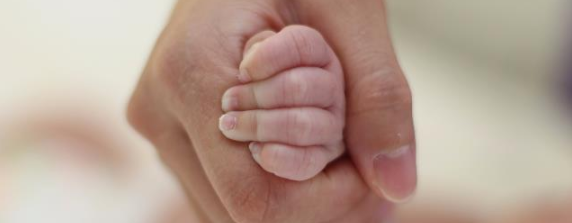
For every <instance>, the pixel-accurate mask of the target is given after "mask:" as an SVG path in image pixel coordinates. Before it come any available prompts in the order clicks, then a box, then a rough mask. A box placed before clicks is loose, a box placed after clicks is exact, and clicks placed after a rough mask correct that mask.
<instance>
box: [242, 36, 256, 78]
mask: <svg viewBox="0 0 572 223" xmlns="http://www.w3.org/2000/svg"><path fill="white" fill-rule="evenodd" d="M259 46H260V43H255V44H253V45H252V46H251V47H250V49H248V51H247V52H246V54H244V58H243V59H242V62H241V63H240V66H239V67H240V69H239V74H238V80H239V81H240V82H242V83H246V82H250V81H251V80H252V77H251V76H250V74H249V73H248V70H247V69H246V67H245V66H248V64H249V63H251V61H252V58H253V56H254V54H255V53H256V50H257V49H258V47H259Z"/></svg>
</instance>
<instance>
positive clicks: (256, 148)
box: [248, 142, 262, 164]
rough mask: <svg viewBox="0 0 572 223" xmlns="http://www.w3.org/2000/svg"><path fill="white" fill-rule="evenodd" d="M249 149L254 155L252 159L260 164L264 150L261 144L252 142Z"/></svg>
mask: <svg viewBox="0 0 572 223" xmlns="http://www.w3.org/2000/svg"><path fill="white" fill-rule="evenodd" d="M248 149H250V152H251V153H252V158H254V161H256V162H257V163H258V164H260V151H261V150H262V149H261V148H260V144H259V143H256V142H251V143H250V144H248Z"/></svg>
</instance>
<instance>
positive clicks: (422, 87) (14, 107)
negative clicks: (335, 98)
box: [0, 0, 572, 223]
mask: <svg viewBox="0 0 572 223" xmlns="http://www.w3.org/2000/svg"><path fill="white" fill-rule="evenodd" d="M172 4H173V1H165V0H119V1H118V0H98V1H93V0H50V1H45V0H1V1H0V133H2V132H9V131H10V129H6V128H3V126H2V125H1V124H2V123H3V121H2V120H4V121H6V120H10V119H13V118H14V117H18V115H19V114H21V113H22V110H23V109H26V108H27V107H29V105H30V104H42V106H46V107H50V106H56V108H51V109H52V110H53V109H57V106H59V105H58V103H63V102H62V101H64V102H65V101H75V102H77V101H81V102H82V103H87V104H91V107H96V110H95V111H93V112H94V114H99V113H100V112H98V111H97V110H99V109H100V110H101V111H105V113H106V114H111V115H109V116H106V117H107V118H108V121H110V122H113V123H114V124H113V125H117V126H119V127H117V128H119V129H121V132H124V133H125V140H130V141H132V143H131V144H132V145H137V146H134V147H136V148H125V149H126V150H127V151H129V152H130V153H131V154H133V156H134V157H136V159H137V160H138V162H137V163H138V164H139V165H140V169H139V170H138V171H137V172H138V174H139V175H137V176H138V177H135V178H134V179H132V181H133V182H134V183H131V184H127V185H122V186H121V187H119V188H120V189H117V188H115V187H116V186H109V184H108V183H107V182H108V181H113V180H114V179H110V178H109V177H105V176H100V177H95V178H94V177H93V176H92V175H81V174H78V175H79V176H83V177H77V179H78V180H77V182H62V181H57V180H54V179H53V175H54V174H53V173H50V172H49V171H48V173H45V174H36V175H37V176H36V175H34V174H32V175H31V176H34V177H29V176H30V174H28V172H29V171H27V170H28V169H29V168H30V167H29V166H30V165H34V164H35V163H37V162H39V161H41V159H42V156H38V157H36V156H34V155H33V154H28V155H27V156H25V157H27V158H25V159H24V161H21V160H20V161H17V162H16V161H14V163H12V164H10V163H8V164H6V165H4V166H10V167H11V168H12V170H11V172H10V174H9V175H6V176H0V222H1V223H23V222H70V223H71V222H102V221H104V222H121V223H129V222H133V223H139V222H151V220H150V219H151V218H152V216H156V215H158V214H156V213H155V212H159V211H158V210H159V209H161V205H162V204H163V203H164V202H165V200H166V198H164V197H165V195H166V194H176V192H172V193H171V192H166V191H175V187H174V186H173V185H172V184H171V181H170V178H169V176H168V175H167V174H166V173H165V172H164V171H163V167H162V166H161V165H160V164H159V162H158V160H157V158H156V157H155V154H154V151H153V150H152V149H151V147H150V146H149V145H148V144H146V143H145V142H144V141H143V140H142V139H140V138H138V137H137V136H136V135H135V133H134V132H133V131H131V130H129V129H128V128H127V127H126V122H125V121H124V118H123V115H124V109H125V105H126V102H127V100H128V98H129V94H130V92H131V91H132V89H133V87H134V86H135V83H136V81H137V78H138V76H139V73H140V71H141V69H142V67H143V66H144V63H145V61H146V58H147V56H148V55H149V53H150V50H151V49H152V46H153V44H154V41H155V39H156V37H157V36H158V34H159V33H160V31H161V29H162V26H163V25H164V23H165V21H166V18H167V16H168V14H169V12H170V9H171V7H172ZM388 7H389V10H388V11H389V13H390V23H391V29H392V35H393V39H394V42H395V44H396V50H397V53H398V56H399V59H400V61H401V64H402V66H403V68H404V70H405V72H406V74H407V76H408V78H409V80H410V83H411V87H412V89H413V93H414V100H415V120H416V128H417V133H418V149H419V151H418V154H419V169H420V179H421V181H420V188H419V191H418V197H417V198H416V199H417V200H424V199H425V200H427V199H430V198H435V197H439V198H443V197H445V198H448V199H454V200H457V199H459V200H468V201H470V203H471V204H472V205H474V206H477V207H478V208H480V209H481V210H483V211H484V212H486V213H489V214H495V211H496V212H498V211H499V210H502V209H503V208H506V207H508V206H510V205H513V204H518V203H520V202H522V201H524V200H527V199H530V198H534V197H538V196H544V195H548V196H558V195H559V194H561V193H564V192H566V191H572V121H571V120H570V119H568V118H567V117H566V112H565V111H564V110H563V109H562V108H561V106H562V105H561V103H560V102H559V101H558V100H559V99H558V98H557V93H558V92H557V90H556V87H557V86H558V85H557V84H558V73H557V65H558V60H559V55H560V54H561V53H562V52H560V49H561V46H562V45H563V44H562V43H563V42H564V38H563V37H564V36H563V34H564V32H563V31H562V30H564V29H565V27H566V26H565V24H564V20H565V19H564V18H565V15H566V14H565V13H566V12H565V11H563V10H564V9H565V8H566V7H567V4H566V1H565V0H543V1H517V0H481V1H454V0H432V1H422V0H410V1H398V0H389V1H388ZM44 104H45V105H44ZM94 105H95V106H94ZM76 106H81V104H79V105H76ZM62 109H64V108H62ZM90 109H91V108H90ZM101 113H104V112H101ZM568 114H572V112H569V113H568ZM0 146H2V143H0ZM1 149H2V147H0V150H1ZM0 167H2V165H0ZM5 172H7V171H0V174H2V173H4V174H6V173H5ZM23 175H26V176H27V177H23ZM3 180H5V181H10V182H12V185H14V183H13V182H15V181H17V182H18V185H27V184H31V185H32V186H25V187H24V186H22V188H19V189H18V190H11V191H10V192H11V193H10V194H9V196H4V197H3V196H1V195H2V192H1V191H2V189H3V187H2V181H3ZM110 187H111V189H110ZM82 188H83V189H82ZM85 188H90V189H89V190H88V191H89V193H86V189H85Z"/></svg>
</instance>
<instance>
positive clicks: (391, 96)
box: [350, 68, 412, 113]
mask: <svg viewBox="0 0 572 223" xmlns="http://www.w3.org/2000/svg"><path fill="white" fill-rule="evenodd" d="M352 94H353V96H352V97H351V99H352V100H354V101H353V103H352V104H353V106H352V108H351V111H350V112H352V113H362V112H370V111H379V110H403V109H409V110H411V107H412V93H411V89H410V88H409V85H408V84H407V80H406V79H405V78H404V77H403V75H402V74H401V73H399V72H398V71H396V70H395V69H392V68H388V69H380V70H377V71H375V72H373V73H372V74H371V75H368V76H365V77H364V78H362V79H361V80H360V81H359V82H358V83H356V85H355V86H354V88H353V90H352Z"/></svg>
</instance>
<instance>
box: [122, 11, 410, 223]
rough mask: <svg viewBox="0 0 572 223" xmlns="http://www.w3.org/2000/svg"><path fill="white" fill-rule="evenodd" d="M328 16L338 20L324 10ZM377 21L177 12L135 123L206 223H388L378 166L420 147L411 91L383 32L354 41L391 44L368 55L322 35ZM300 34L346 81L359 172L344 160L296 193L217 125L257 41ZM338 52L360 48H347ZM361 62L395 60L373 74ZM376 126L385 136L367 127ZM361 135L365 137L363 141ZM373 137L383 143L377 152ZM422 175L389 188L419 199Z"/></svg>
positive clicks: (295, 185) (151, 67)
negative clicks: (397, 151) (326, 54)
mask: <svg viewBox="0 0 572 223" xmlns="http://www.w3.org/2000/svg"><path fill="white" fill-rule="evenodd" d="M310 2H311V3H310ZM350 3H351V4H350ZM305 4H310V5H305ZM344 4H345V5H344ZM328 7H330V9H331V10H330V11H328V10H324V9H326V8H328ZM357 7H359V10H358V8H357ZM347 9H350V10H347ZM312 11H313V12H316V13H312ZM341 12H344V13H346V14H343V13H342V14H340V13H341ZM352 12H360V13H356V14H351V13H352ZM321 13H324V14H323V15H321ZM374 13H375V14H376V15H375V16H372V18H382V17H383V4H380V1H373V0H364V1H360V2H359V3H358V2H354V1H347V0H346V1H342V0H337V1H323V0H316V1H294V0H292V1H282V0H194V1H185V0H182V1H180V2H179V3H178V4H177V6H176V8H175V10H174V13H173V15H172V18H171V20H170V21H169V24H168V25H167V27H166V28H165V30H164V32H163V33H162V35H161V37H160V39H159V40H158V42H157V45H156V47H155V49H154V50H153V52H152V54H151V57H150V59H149V62H148V64H147V66H146V68H145V70H144V72H143V74H142V76H141V79H140V82H139V84H138V86H137V88H136V89H135V92H134V94H133V97H132V99H131V102H130V105H129V109H128V118H129V121H130V123H131V124H132V125H133V126H134V127H135V129H137V130H138V131H139V132H140V133H141V134H142V135H143V136H145V137H146V138H147V139H149V140H150V141H151V142H152V143H153V144H154V145H155V147H156V148H157V150H158V153H159V155H160V156H161V158H162V160H163V161H164V162H165V163H166V164H167V165H168V166H169V168H171V169H172V170H173V172H174V173H175V174H176V176H177V177H178V178H179V180H180V182H181V183H182V185H183V188H184V189H185V190H186V192H187V194H188V197H189V200H190V203H191V204H193V205H192V206H193V209H194V212H196V213H198V214H197V215H198V217H199V218H200V219H201V222H217V223H218V222H301V223H304V222H308V223H315V222H383V221H384V219H385V218H389V217H390V214H389V213H390V210H391V205H389V204H388V202H387V201H384V199H382V198H381V197H382V196H383V195H384V193H383V192H381V191H379V189H378V188H377V187H376V185H375V183H374V182H373V180H372V179H373V178H375V176H374V174H373V172H372V170H370V169H372V166H373V165H372V164H371V160H372V159H373V155H374V154H375V153H378V152H380V148H385V147H387V148H395V147H398V146H399V145H402V144H408V145H414V142H413V139H414V137H413V127H412V121H411V105H410V101H411V99H410V97H411V95H410V92H409V88H408V86H407V82H406V81H405V79H404V77H403V76H402V75H401V73H400V71H399V67H398V66H397V63H396V62H395V59H394V56H393V51H392V49H391V47H390V46H391V44H390V42H389V38H388V37H387V36H386V34H387V33H386V31H383V29H386V28H385V26H381V27H376V29H377V28H379V29H380V30H381V31H379V32H378V31H364V32H362V33H358V32H357V30H356V32H355V33H358V34H360V35H359V36H361V37H360V38H365V39H376V40H378V39H380V38H377V37H383V38H384V41H385V42H384V41H382V43H376V44H374V48H376V50H375V51H372V50H366V49H367V47H366V46H365V45H364V44H363V43H361V41H358V39H349V38H350V37H352V36H355V35H353V34H351V33H349V34H348V33H345V34H343V35H342V34H340V35H337V34H336V33H337V32H336V31H335V30H336V29H337V30H338V31H339V30H342V29H341V28H340V27H337V28H336V27H329V26H328V25H327V24H326V23H325V22H326V21H328V20H332V19H338V20H339V19H343V18H353V19H355V18H358V17H359V15H362V17H363V15H369V14H374ZM322 16H323V17H322ZM363 19H370V18H368V17H367V16H366V17H363ZM301 22H302V23H306V24H307V25H310V26H312V27H314V28H317V29H318V30H319V31H320V32H321V33H322V34H324V36H325V38H326V39H328V41H330V42H331V43H332V46H333V48H334V50H335V51H336V53H338V54H339V55H340V59H341V62H342V65H343V66H344V67H345V68H347V69H348V70H347V71H348V72H345V73H346V74H347V75H349V76H346V80H347V81H346V83H348V85H347V86H348V91H347V93H348V104H349V105H348V106H349V107H348V112H349V113H350V114H348V116H347V117H348V129H347V131H346V133H345V134H346V137H349V138H347V139H348V143H349V144H348V145H349V146H350V148H348V150H350V154H352V158H353V160H352V159H350V158H349V157H347V156H345V157H342V158H340V159H338V160H336V161H335V162H334V163H332V164H331V165H329V166H328V167H327V168H326V169H325V170H324V171H323V172H322V173H320V174H319V175H317V176H316V177H314V178H312V179H310V180H308V181H304V182H295V181H289V180H284V179H281V178H278V177H276V176H274V175H272V174H269V173H267V172H265V171H264V170H262V169H261V168H260V167H259V166H258V165H257V164H256V163H255V162H254V161H253V160H252V158H251V154H250V152H249V150H248V149H247V144H246V143H238V142H233V141H231V140H228V139H226V138H225V137H224V136H223V135H222V134H220V132H219V130H218V118H219V117H220V116H221V115H222V113H223V112H222V110H221V108H220V99H221V98H222V95H223V93H224V91H225V90H226V89H228V88H229V87H231V86H235V85H237V84H239V82H238V79H237V74H238V73H239V71H238V66H239V63H240V61H241V60H242V53H243V52H242V51H243V49H244V45H245V44H246V41H247V40H248V39H249V38H250V37H252V36H253V35H255V34H256V33H259V32H260V31H263V30H275V31H279V30H280V29H281V28H283V27H285V26H286V25H288V24H294V23H301ZM380 22H381V23H383V22H384V20H380ZM333 23H336V24H344V23H345V24H346V25H348V26H351V27H357V26H353V24H363V23H364V22H360V21H351V19H348V20H345V21H337V22H336V21H333ZM348 23H350V24H348ZM358 28H359V27H358ZM362 28H363V27H362ZM350 34H351V35H350ZM328 37H330V38H331V39H330V38H328ZM352 38H354V37H352ZM355 38H358V37H355ZM356 41H358V42H356ZM342 42H347V43H348V44H349V43H351V44H353V45H356V47H355V48H347V47H344V46H343V44H341V43H342ZM386 42H387V43H386ZM355 49H362V50H363V51H360V52H362V53H365V55H361V54H358V53H356V51H355ZM378 54H379V55H378ZM352 55H353V56H352ZM388 55H389V56H388ZM365 56H371V57H376V58H377V57H380V56H384V58H389V59H385V60H379V61H376V62H375V63H374V62H371V63H367V62H364V61H367V59H364V58H365ZM348 58H355V59H353V60H352V59H348ZM378 59H379V58H378ZM358 61H361V62H358ZM348 63H349V64H348ZM352 64H353V65H352ZM370 65H371V66H370ZM380 66H381V67H383V68H384V69H381V68H380ZM357 67H367V69H365V68H360V69H365V70H361V71H362V72H367V73H371V74H372V75H368V76H358V73H359V72H358V73H356V72H357V70H358V69H357ZM376 70H379V72H378V71H376ZM354 71H356V72H354ZM388 72H389V73H388ZM354 73H355V74H354ZM373 74H375V75H373ZM358 77H359V78H358ZM359 79H363V81H359ZM381 81H383V84H381ZM376 83H378V84H379V85H373V84H376ZM379 92H382V93H379ZM359 94H362V96H363V97H362V96H359ZM384 99H387V100H384ZM368 100H374V101H375V103H372V102H369V101H368ZM352 104H353V106H352ZM357 105H362V106H357ZM388 108H389V109H388ZM388 111H390V112H388ZM392 116H395V117H392ZM368 119H371V120H370V121H371V122H373V123H374V124H376V125H378V126H377V127H376V126H373V125H372V124H370V123H367V120H368ZM388 120H392V121H390V122H388ZM380 127H381V128H383V129H379V128H380ZM358 130H359V131H365V132H364V134H360V135H358V134H357V132H358ZM394 130H397V131H400V132H394ZM373 133H380V134H381V135H380V137H377V139H379V140H380V141H376V139H374V137H372V135H371V134H373ZM362 135H363V137H365V138H362ZM396 135H397V136H400V137H398V138H394V137H393V136H396ZM360 138H361V139H360ZM352 147H356V148H360V149H359V151H357V152H359V153H354V152H352V149H353V148H352ZM374 149H375V151H374ZM413 149H414V148H413ZM356 150H357V149H356ZM355 154H361V155H359V156H356V155H355ZM366 156H369V157H366ZM354 162H356V164H357V168H356V166H354ZM411 165H414V163H412V164H411ZM414 175H415V173H414V172H409V173H407V174H406V176H405V177H404V178H403V179H392V180H393V181H392V184H395V185H399V183H400V182H404V183H405V184H403V187H401V188H403V191H398V192H397V195H400V196H401V195H403V196H406V194H408V193H410V192H411V191H412V190H413V189H414V187H415V183H416V182H415V181H416V180H415V179H416V178H415V176H414ZM362 176H364V178H362ZM364 179H365V181H364ZM366 182H367V183H366ZM396 182H397V183H396ZM368 186H369V187H368Z"/></svg>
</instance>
